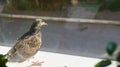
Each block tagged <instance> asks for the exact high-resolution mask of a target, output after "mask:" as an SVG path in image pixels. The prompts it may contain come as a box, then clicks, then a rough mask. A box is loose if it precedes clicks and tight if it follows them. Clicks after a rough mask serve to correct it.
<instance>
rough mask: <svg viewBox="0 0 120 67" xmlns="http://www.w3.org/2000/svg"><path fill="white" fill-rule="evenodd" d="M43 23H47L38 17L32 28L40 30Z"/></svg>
mask: <svg viewBox="0 0 120 67" xmlns="http://www.w3.org/2000/svg"><path fill="white" fill-rule="evenodd" d="M43 25H47V23H45V22H44V21H43V20H42V19H36V20H35V22H34V23H33V24H32V26H31V30H40V29H41V27H42V26H43Z"/></svg>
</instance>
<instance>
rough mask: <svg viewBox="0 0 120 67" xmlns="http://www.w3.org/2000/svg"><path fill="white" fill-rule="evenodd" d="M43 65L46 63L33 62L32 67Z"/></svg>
mask: <svg viewBox="0 0 120 67" xmlns="http://www.w3.org/2000/svg"><path fill="white" fill-rule="evenodd" d="M42 63H44V61H42V62H39V61H35V62H34V61H33V62H32V64H31V66H41V65H42Z"/></svg>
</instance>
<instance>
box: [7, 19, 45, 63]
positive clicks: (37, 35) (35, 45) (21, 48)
mask: <svg viewBox="0 0 120 67" xmlns="http://www.w3.org/2000/svg"><path fill="white" fill-rule="evenodd" d="M43 25H47V23H45V22H43V21H42V19H37V20H36V21H35V22H34V23H33V24H32V26H31V28H30V30H29V31H28V32H27V33H25V34H24V35H23V36H21V37H20V38H19V39H18V40H17V42H16V44H15V45H14V46H13V47H12V49H10V50H9V52H8V53H7V54H6V56H7V58H8V61H9V62H24V61H26V60H27V59H29V58H31V57H32V56H34V55H35V54H36V53H37V51H38V50H39V48H40V46H41V44H42V40H41V38H42V36H41V27H42V26H43Z"/></svg>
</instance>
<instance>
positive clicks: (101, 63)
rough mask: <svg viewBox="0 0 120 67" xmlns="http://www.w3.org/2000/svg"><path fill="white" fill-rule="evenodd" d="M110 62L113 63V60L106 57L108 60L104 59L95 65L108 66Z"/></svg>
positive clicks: (96, 66)
mask: <svg viewBox="0 0 120 67" xmlns="http://www.w3.org/2000/svg"><path fill="white" fill-rule="evenodd" d="M110 64H111V60H109V59H106V60H102V61H100V62H99V63H97V64H96V65H95V67H106V66H108V65H110Z"/></svg>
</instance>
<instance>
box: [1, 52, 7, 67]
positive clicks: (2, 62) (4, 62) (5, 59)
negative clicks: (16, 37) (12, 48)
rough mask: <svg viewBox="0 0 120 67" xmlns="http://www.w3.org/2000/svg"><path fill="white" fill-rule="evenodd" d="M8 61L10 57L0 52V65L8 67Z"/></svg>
mask: <svg viewBox="0 0 120 67" xmlns="http://www.w3.org/2000/svg"><path fill="white" fill-rule="evenodd" d="M7 62H8V59H7V58H6V57H5V55H2V54H0V67H7V66H6V63H7Z"/></svg>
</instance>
